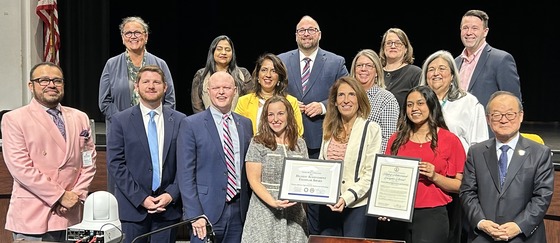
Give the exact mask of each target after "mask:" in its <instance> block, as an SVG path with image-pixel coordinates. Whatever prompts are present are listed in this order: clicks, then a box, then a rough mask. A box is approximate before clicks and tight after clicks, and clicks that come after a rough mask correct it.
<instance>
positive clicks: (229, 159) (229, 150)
mask: <svg viewBox="0 0 560 243" xmlns="http://www.w3.org/2000/svg"><path fill="white" fill-rule="evenodd" d="M229 121H231V117H230V116H229V115H228V114H224V116H223V117H222V124H223V128H224V153H225V155H226V166H227V171H228V180H227V181H228V184H227V193H226V201H227V202H229V201H230V200H231V199H232V198H233V197H235V195H236V194H237V174H236V173H235V163H234V162H235V160H234V158H233V142H232V140H231V133H230V130H229V124H228V123H229Z"/></svg>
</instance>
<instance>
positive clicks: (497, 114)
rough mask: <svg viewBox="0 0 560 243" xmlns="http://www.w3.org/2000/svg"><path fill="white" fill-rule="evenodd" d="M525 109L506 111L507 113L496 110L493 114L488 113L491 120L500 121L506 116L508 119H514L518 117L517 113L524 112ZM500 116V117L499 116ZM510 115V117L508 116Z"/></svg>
mask: <svg viewBox="0 0 560 243" xmlns="http://www.w3.org/2000/svg"><path fill="white" fill-rule="evenodd" d="M522 112H523V111H519V112H506V113H500V112H494V113H491V114H488V117H490V120H491V121H493V122H499V121H501V120H502V118H504V117H506V119H507V120H508V121H513V120H514V119H515V118H517V115H518V114H519V113H522ZM498 116H499V118H497V117H498ZM508 116H509V117H508Z"/></svg>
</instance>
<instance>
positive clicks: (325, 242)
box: [307, 235, 405, 243]
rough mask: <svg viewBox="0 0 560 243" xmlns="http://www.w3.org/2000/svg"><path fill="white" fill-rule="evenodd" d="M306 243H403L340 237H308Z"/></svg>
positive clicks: (401, 242)
mask: <svg viewBox="0 0 560 243" xmlns="http://www.w3.org/2000/svg"><path fill="white" fill-rule="evenodd" d="M307 243H405V242H404V241H402V240H382V239H367V238H351V237H340V236H326V235H310V236H309V240H308V241H307Z"/></svg>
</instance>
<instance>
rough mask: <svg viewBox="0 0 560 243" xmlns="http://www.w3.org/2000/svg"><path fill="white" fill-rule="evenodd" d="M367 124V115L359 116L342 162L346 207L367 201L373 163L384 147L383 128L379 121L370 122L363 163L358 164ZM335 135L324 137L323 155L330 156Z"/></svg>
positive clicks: (341, 195)
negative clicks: (326, 138) (329, 150)
mask: <svg viewBox="0 0 560 243" xmlns="http://www.w3.org/2000/svg"><path fill="white" fill-rule="evenodd" d="M365 125H366V119H364V118H361V117H358V118H356V121H355V122H354V126H353V127H352V132H351V133H350V139H349V140H348V146H347V147H346V153H345V154H344V161H343V164H342V167H343V169H342V181H341V185H340V193H341V194H340V197H342V198H343V199H344V201H345V202H346V207H349V208H355V207H360V206H364V205H366V204H367V201H368V194H369V188H370V186H371V177H372V174H373V163H374V162H375V156H376V153H377V152H379V149H380V148H381V128H380V127H379V125H378V124H377V123H376V122H370V123H369V125H368V128H367V132H366V135H365V136H366V137H365V140H364V146H363V151H362V156H361V160H360V164H359V166H358V165H357V161H358V154H359V151H360V144H361V142H362V134H363V131H364V127H365ZM331 139H332V138H331ZM331 139H329V140H328V141H327V140H323V143H322V145H321V152H320V154H319V159H327V149H328V148H329V143H330V142H331ZM356 175H357V177H356ZM356 180H357V181H356Z"/></svg>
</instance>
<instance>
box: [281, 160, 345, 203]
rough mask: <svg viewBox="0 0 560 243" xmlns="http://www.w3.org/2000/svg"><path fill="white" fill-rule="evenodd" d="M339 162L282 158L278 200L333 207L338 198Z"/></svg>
mask: <svg viewBox="0 0 560 243" xmlns="http://www.w3.org/2000/svg"><path fill="white" fill-rule="evenodd" d="M341 179H342V161H339V160H320V159H302V158H290V157H286V158H284V167H283V169H282V179H281V181H280V191H279V193H278V199H280V200H289V201H294V202H303V203H312V204H323V205H324V204H336V203H337V201H338V198H339V196H340V181H341Z"/></svg>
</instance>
